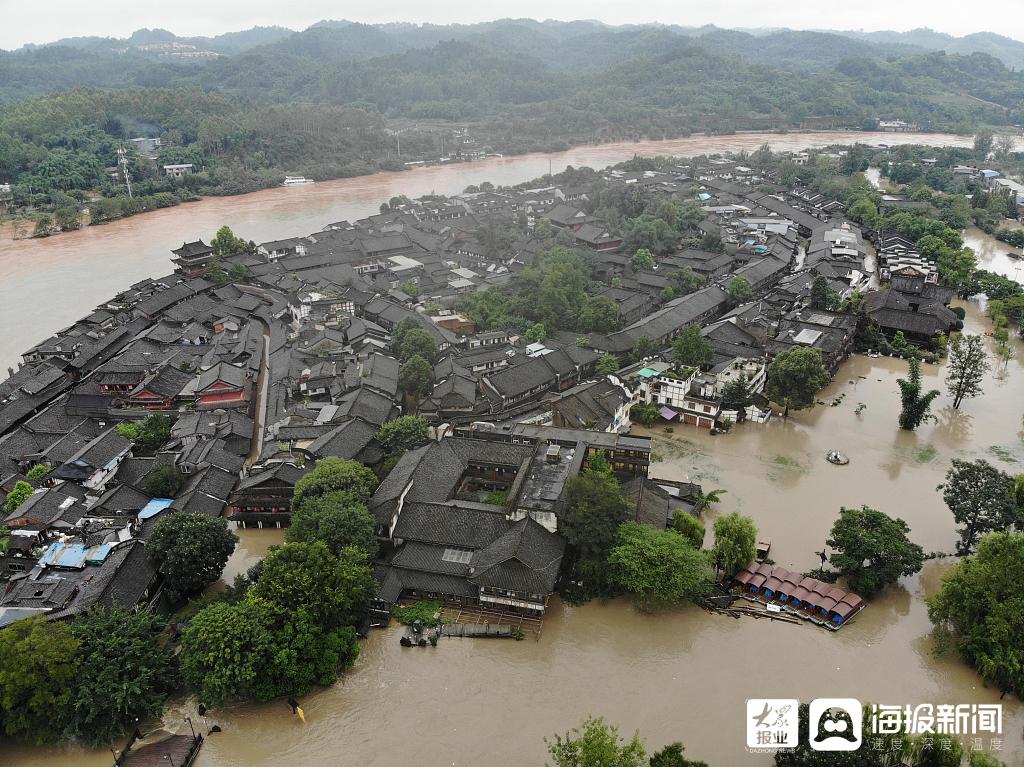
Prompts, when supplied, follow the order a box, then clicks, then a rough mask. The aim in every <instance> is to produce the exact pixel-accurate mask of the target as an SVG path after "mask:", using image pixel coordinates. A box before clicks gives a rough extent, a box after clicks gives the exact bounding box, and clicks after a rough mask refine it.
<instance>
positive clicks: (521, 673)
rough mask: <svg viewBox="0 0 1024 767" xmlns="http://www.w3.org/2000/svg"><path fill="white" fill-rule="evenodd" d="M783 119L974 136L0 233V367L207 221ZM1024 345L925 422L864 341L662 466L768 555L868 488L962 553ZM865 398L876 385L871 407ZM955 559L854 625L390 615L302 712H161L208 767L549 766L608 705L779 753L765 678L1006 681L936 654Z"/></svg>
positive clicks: (459, 172) (1010, 424)
mask: <svg viewBox="0 0 1024 767" xmlns="http://www.w3.org/2000/svg"><path fill="white" fill-rule="evenodd" d="M765 141H768V142H769V143H771V144H772V145H773V146H774V147H775V148H778V149H798V148H802V147H806V146H815V145H822V144H826V143H836V142H853V141H862V142H867V143H879V142H885V143H897V142H899V143H932V144H947V145H949V144H958V145H968V144H970V141H971V139H970V138H969V137H968V138H965V137H957V136H936V135H934V134H928V135H913V134H863V133H849V134H843V133H828V134H787V135H778V134H763V135H758V134H744V135H738V136H726V137H693V138H691V139H684V140H679V141H668V142H643V143H624V144H609V145H603V146H598V147H580V148H577V149H573V150H570V151H569V152H564V153H560V154H555V155H527V156H523V157H516V158H504V159H494V160H487V161H484V162H480V163H472V164H465V165H457V166H446V167H437V168H426V169H421V170H416V171H412V172H409V173H384V174H377V175H375V176H369V177H365V178H355V179H346V180H341V181H333V182H327V183H322V184H316V185H314V186H308V187H298V188H293V189H277V190H267V191H265V192H258V193H255V194H251V195H243V196H240V197H230V198H211V199H207V200H204V201H202V202H199V203H194V204H190V205H187V206H180V207H178V208H172V209H167V210H163V211H158V212H155V213H151V214H146V215H143V216H138V217H135V218H131V219H126V220H124V221H120V222H115V223H113V224H109V225H106V226H102V227H94V228H88V229H85V230H83V231H81V232H77V233H72V234H69V235H63V236H60V237H55V238H52V239H49V240H32V241H18V242H14V241H10V240H2V241H0V320H2V321H0V327H3V330H4V332H3V334H0V370H2V369H3V368H6V366H7V365H10V364H13V363H14V361H15V360H16V359H17V357H18V355H19V354H20V353H21V352H22V351H23V350H24V349H26V348H28V347H29V346H31V345H32V344H33V343H36V342H38V341H40V340H42V339H43V338H45V337H46V336H47V335H49V334H51V333H53V332H54V331H56V330H58V329H60V328H61V327H63V326H65V325H67V324H69V323H71V322H73V321H74V320H76V319H77V318H79V317H80V316H83V315H84V314H87V313H88V312H89V311H91V309H92V308H93V306H94V305H96V304H97V303H98V302H99V301H101V300H103V299H105V298H107V297H109V296H110V295H112V294H113V293H115V292H116V291H117V290H119V289H121V288H124V287H126V286H128V285H129V284H131V283H132V282H135V281H137V280H139V279H141V278H143V277H146V276H154V275H159V274H164V273H166V272H168V271H169V270H170V263H169V261H168V260H167V259H168V256H169V253H168V251H169V249H170V248H172V247H176V246H178V245H180V244H181V242H182V241H183V240H191V239H194V238H196V237H198V236H205V237H208V236H209V235H210V234H212V233H213V231H215V229H216V228H217V227H219V226H220V225H221V224H225V223H226V224H229V225H230V226H232V227H233V228H234V229H235V231H236V232H238V233H239V234H241V235H244V236H245V237H247V238H252V239H255V240H258V241H259V240H267V239H271V238H279V237H284V236H289V235H298V234H306V233H309V232H311V231H315V230H317V229H319V228H321V227H322V226H324V225H325V224H327V223H328V222H331V221H335V220H338V219H355V218H359V217H361V216H365V215H367V214H369V213H372V212H374V211H376V209H377V206H378V205H379V204H380V202H381V201H383V200H386V199H387V198H389V197H390V196H392V195H396V194H408V195H413V196H414V195H419V194H424V193H427V192H431V191H435V192H438V193H446V194H451V193H456V192H459V191H461V190H462V189H463V188H464V187H465V186H466V185H468V184H473V183H479V182H481V181H485V180H490V181H493V182H496V183H517V182H520V181H524V180H527V179H529V178H532V177H536V176H539V175H541V174H542V173H545V172H547V170H548V167H549V162H550V165H551V168H552V169H553V170H555V171H558V170H561V169H562V168H564V166H565V165H567V164H572V165H591V166H595V167H599V166H603V165H607V164H609V163H614V162H618V161H621V160H624V159H627V158H628V157H630V156H632V155H633V154H634V153H639V154H678V155H687V154H689V155H693V154H699V153H703V152H722V151H730V150H739V149H748V150H750V149H754V148H756V147H757V146H759V145H760V144H761V143H763V142H765ZM967 244H969V245H971V246H972V247H975V249H976V250H978V252H979V259H980V260H981V261H982V262H983V264H988V263H990V262H992V263H994V264H995V265H996V266H998V267H1000V268H999V269H997V270H999V271H1002V272H1003V273H1007V274H1009V275H1010V276H1014V274H1013V267H1014V266H1015V265H1014V264H1012V263H1011V262H1010V261H1009V260H1008V259H1005V257H1002V259H1001V257H1000V256H999V252H998V249H1000V248H1004V246H1005V244H994V241H993V240H991V238H986V237H985V236H984V235H983V234H982V233H980V232H976V230H968V232H967ZM986 247H988V248H989V249H990V250H989V251H988V252H986V251H985V248H986ZM1004 249H1005V248H1004ZM1003 260H1005V261H1006V263H1003ZM1002 267H1005V270H1004V269H1003V268H1002ZM993 268H994V267H993ZM1017 276H1018V277H1019V275H1017ZM967 307H968V312H969V313H968V318H967V330H968V331H969V332H981V331H983V330H984V329H985V328H986V327H987V324H986V322H985V320H984V318H983V317H982V316H981V314H980V312H979V308H978V306H977V304H967ZM1016 350H1017V358H1016V359H1014V360H1011V361H1010V362H1009V364H1008V365H1007V366H1006V369H1005V370H1003V369H1002V367H1001V364H1000V366H999V367H998V369H996V370H994V371H993V373H992V374H990V376H989V377H988V379H987V381H986V385H985V396H984V398H982V399H978V400H968V401H966V402H965V403H964V405H963V406H962V408H961V410H960V412H955V411H952V410H951V409H950V407H949V402H950V400H949V398H948V397H946V396H945V395H943V396H942V397H940V398H939V399H938V400H937V401H936V407H935V412H936V414H937V416H938V420H937V422H935V423H931V424H926V425H924V426H922V427H921V428H920V429H919V430H918V431H917V432H916V433H913V434H910V433H906V432H901V431H900V430H899V429H898V428H897V426H896V418H897V413H898V410H899V402H898V399H899V398H898V394H897V386H896V379H897V378H898V377H900V376H902V375H905V372H906V363H904V362H903V361H900V360H893V359H889V358H877V359H868V358H865V357H855V358H853V359H852V360H851V361H850V362H848V363H847V364H846V365H844V366H843V367H842V368H841V370H840V372H839V374H838V375H837V376H836V380H835V382H834V384H833V385H832V386H830V387H829V388H828V389H827V390H826V391H825V392H823V393H822V395H821V399H822V401H824V402H826V403H829V404H826V405H824V406H818V407H816V408H814V409H813V410H812V411H809V412H804V413H796V414H794V415H793V416H792V417H790V418H789V419H788V420H787V421H783V420H782V419H775V420H773V421H771V422H770V423H768V424H766V425H764V426H759V425H755V424H745V425H742V426H740V427H737V428H736V429H735V430H734V431H733V432H732V433H730V434H728V435H723V436H717V437H712V436H710V435H709V434H708V432H707V431H703V430H698V429H696V428H695V427H689V426H682V425H676V426H675V432H674V433H672V434H666V433H665V432H664V431H662V430H661V429H659V428H656V429H655V430H654V431H653V432H652V436H653V437H654V447H655V451H656V453H657V457H658V458H659V460H658V461H657V462H656V463H655V464H654V468H653V471H652V473H653V475H654V476H660V477H668V478H673V479H683V478H689V479H691V480H693V481H698V482H701V483H702V484H703V485H704V486H705V488H707V489H711V488H724V489H725V490H726V491H727V492H726V494H725V495H724V496H723V499H722V502H721V503H720V504H719V506H718V508H717V509H715V510H713V511H710V512H708V513H707V514H706V517H707V519H706V522H707V523H708V526H709V528H710V526H711V522H712V520H713V519H714V516H715V515H716V514H719V513H727V512H729V511H734V510H738V511H741V512H743V513H744V514H748V515H750V516H752V517H753V518H754V519H755V520H756V521H757V524H758V526H759V528H760V531H761V533H762V535H763V536H767V537H770V538H771V539H772V541H773V545H772V557H773V558H774V559H775V560H776V561H777V562H778V563H779V564H780V565H783V566H786V567H789V568H792V569H798V570H804V569H808V568H810V567H812V566H815V565H816V564H817V562H818V560H817V557H816V555H815V553H814V552H816V551H818V550H820V549H821V547H822V544H823V543H824V540H825V538H826V536H827V533H828V530H829V528H830V527H831V525H832V522H833V521H834V519H835V517H836V514H837V513H838V510H839V508H840V507H841V506H843V505H847V506H855V505H859V504H868V505H871V506H873V507H876V508H879V509H882V510H883V511H885V512H887V513H889V514H892V515H897V516H901V517H903V518H904V519H906V520H907V522H908V523H909V524H910V526H911V528H912V531H913V532H912V537H913V538H914V540H916V541H917V542H919V543H920V544H922V545H923V546H924V548H925V550H926V551H951V550H952V549H953V544H954V540H955V532H954V525H953V522H952V518H951V516H950V514H949V511H948V510H947V509H946V508H945V506H944V505H943V503H942V499H941V496H940V494H939V493H937V492H936V490H935V486H936V485H937V484H938V483H939V482H941V481H942V478H943V475H944V473H945V471H946V469H947V468H948V466H949V461H950V459H951V458H953V457H965V458H975V457H985V458H987V459H989V460H990V461H992V462H994V463H995V464H996V465H998V466H1000V467H1001V468H1003V469H1005V470H1007V471H1010V472H1013V473H1017V472H1020V471H1022V470H1024V431H1022V421H1021V419H1022V409H1024V367H1022V363H1021V359H1022V358H1024V348H1021V344H1020V343H1019V342H1018V343H1017V346H1016ZM0 375H2V374H0ZM924 376H925V381H926V383H927V384H928V385H933V386H935V387H936V388H939V389H943V388H944V387H943V385H942V377H943V371H942V369H941V368H940V367H937V366H927V365H926V366H925V367H924ZM833 401H836V402H837V404H836V406H834V407H833V406H831V403H832V402H833ZM858 403H864V404H865V405H866V408H865V409H864V410H863V412H862V413H861V414H859V415H857V414H856V413H855V409H856V407H857V404H858ZM832 448H837V449H840V450H842V451H844V452H845V453H847V455H849V456H850V459H851V462H850V465H849V466H845V467H835V466H832V465H830V464H828V463H827V462H826V461H825V460H824V455H825V453H826V452H827V451H828V450H830V449H832ZM239 535H240V537H241V544H240V546H239V548H238V549H237V550H236V552H235V554H234V556H233V557H232V559H231V561H230V562H229V564H228V568H227V570H226V572H225V580H226V581H230V580H231V579H232V578H233V577H234V575H235V574H237V573H240V572H244V571H245V570H246V569H247V568H248V567H250V566H251V565H252V564H253V563H255V562H256V561H257V560H258V559H259V558H260V557H262V556H263V555H264V554H265V552H266V549H267V547H268V546H270V545H273V544H275V543H279V542H280V541H281V540H282V533H281V531H279V530H240V531H239ZM948 567H949V560H935V561H932V562H929V563H928V564H927V565H926V567H925V569H924V570H923V572H922V573H921V574H920V575H918V576H915V577H912V578H907V579H904V580H903V581H902V582H901V583H900V584H899V585H898V586H896V587H893V588H890V589H888V590H886V592H884V593H883V594H882V595H881V596H879V597H876V598H874V599H872V600H871V603H870V605H869V607H868V608H867V609H866V610H865V611H864V612H863V613H861V615H860V616H859V617H858V618H857V619H856V621H855V622H854V623H852V624H851V625H849V626H848V627H846V628H844V629H843V630H842V631H840V632H838V633H835V634H833V633H830V632H826V631H824V630H823V629H819V628H815V627H812V626H809V625H796V626H795V625H790V624H786V623H769V622H766V621H764V620H760V621H755V620H753V619H749V618H743V619H740V620H735V619H733V618H728V617H724V616H718V615H708V614H705V613H704V612H702V611H700V610H698V609H695V608H688V609H682V610H676V611H672V612H668V613H664V614H659V615H657V616H649V615H644V614H641V613H638V612H637V611H636V610H635V609H633V608H632V607H631V606H630V605H629V604H628V603H626V602H624V601H613V602H610V603H607V604H599V603H594V604H589V605H585V606H583V607H570V606H567V605H564V604H562V603H559V602H557V601H555V602H554V603H553V604H552V606H551V609H550V611H549V614H548V616H547V618H546V620H545V623H544V627H543V631H542V633H541V636H540V638H539V639H532V638H531V639H527V640H526V641H523V642H510V641H509V642H499V641H480V640H462V639H448V640H442V642H441V643H440V644H439V646H438V647H437V648H431V649H418V648H415V649H403V648H402V647H400V646H399V643H398V638H399V636H400V630H399V629H398V628H391V629H389V630H386V631H374V632H373V633H371V635H370V637H369V638H368V639H367V640H366V641H364V642H363V645H362V654H361V656H360V658H359V660H358V661H357V663H356V665H355V667H354V668H353V669H352V670H351V671H350V672H348V673H346V674H345V675H344V677H343V678H342V679H341V680H340V681H339V682H338V683H337V684H336V685H334V686H333V687H331V688H329V689H324V690H320V691H318V692H316V693H314V694H312V695H310V696H308V697H307V698H306V699H304V700H303V706H304V708H305V710H306V714H307V722H306V724H305V725H302V724H301V723H300V722H298V720H297V719H296V718H295V717H294V716H292V715H291V713H290V711H289V709H288V708H287V706H285V704H284V703H282V702H275V703H272V704H267V705H239V706H233V707H230V708H227V709H221V710H216V711H213V712H211V713H210V714H209V715H208V717H207V718H206V719H205V720H203V719H202V718H201V717H198V715H197V714H196V709H195V702H194V700H177V701H175V702H173V704H172V705H171V706H170V707H169V709H168V711H167V714H166V716H165V720H164V726H165V727H166V728H168V729H169V730H172V731H175V732H187V731H188V729H187V724H185V723H184V721H183V718H184V717H185V716H192V717H193V719H194V720H195V721H196V722H197V723H198V722H202V723H203V724H202V726H203V729H204V731H205V730H207V729H208V728H209V727H210V726H212V725H213V724H214V723H216V724H218V725H219V726H220V727H222V728H223V732H221V733H218V734H214V735H212V736H211V737H210V738H209V739H208V740H207V743H206V745H205V746H204V747H203V750H202V752H201V753H200V756H199V758H198V759H197V760H196V765H197V766H198V767H272V766H276V765H301V766H302V767H306V766H307V765H308V766H310V767H316V766H319V765H331V766H332V767H335V766H336V767H349V766H351V767H357V766H359V767H362V766H364V765H379V766H380V767H392V766H393V765H413V764H414V765H423V766H424V767H438V766H446V765H453V766H455V765H457V766H458V767H463V766H466V767H469V766H473V767H476V766H478V765H488V766H490V765H493V766H495V767H504V766H505V765H509V766H510V767H511V766H513V765H514V766H515V767H525V766H526V765H540V764H543V762H544V757H545V748H544V742H543V738H544V737H545V736H550V735H551V734H553V733H555V732H559V731H565V730H567V729H569V728H570V727H573V726H575V725H577V724H578V723H579V722H580V721H581V720H582V719H583V718H584V717H586V716H587V715H588V714H600V715H603V716H605V717H606V718H607V719H609V720H610V721H611V722H613V723H615V724H617V725H619V726H620V728H621V729H622V730H623V731H625V732H632V731H633V730H635V729H639V730H640V731H641V733H642V735H643V736H644V738H645V739H646V740H647V742H648V744H649V745H651V746H652V747H655V748H657V747H660V746H661V745H663V744H664V743H667V742H670V741H672V740H682V741H683V742H684V743H685V744H686V747H687V754H688V755H689V756H690V757H691V758H695V759H703V760H705V761H707V762H708V763H709V764H710V765H712V767H735V766H736V765H747V764H750V765H768V764H770V763H771V759H770V757H766V756H763V755H759V756H754V755H750V754H748V753H746V751H745V750H744V747H743V744H744V715H745V710H744V701H745V699H746V698H748V697H796V698H800V699H802V700H809V699H810V698H812V697H819V696H832V697H855V698H859V699H861V700H864V701H875V702H881V703H893V704H895V703H900V704H908V703H910V704H916V703H982V702H984V703H991V702H996V701H997V700H998V694H997V693H996V692H994V691H992V690H988V689H986V688H985V687H984V685H983V684H982V683H981V681H980V679H979V678H978V676H977V675H976V674H975V673H974V672H973V671H972V670H971V669H969V668H968V667H966V666H964V665H963V664H962V663H960V662H959V661H958V660H956V659H955V658H936V657H935V656H934V655H933V652H932V650H933V646H932V642H931V640H930V639H929V631H930V624H929V622H928V616H927V610H926V606H925V602H924V598H925V596H926V595H928V594H930V593H933V592H934V591H935V590H936V589H937V588H938V585H939V583H940V580H941V576H942V573H943V572H944V571H945V569H946V568H948ZM1003 705H1004V710H1005V714H1004V727H1003V729H1004V735H1003V749H1002V752H1001V754H1000V756H1001V757H1002V758H1003V759H1004V760H1005V761H1006V762H1007V763H1008V764H1010V765H1020V764H1024V736H1022V730H1024V708H1022V706H1021V704H1020V702H1018V701H1017V700H1016V699H1013V698H1009V697H1008V698H1007V699H1005V700H1004V701H1003ZM986 745H988V744H986ZM110 763H111V756H110V753H109V752H108V751H106V750H95V751H84V750H81V749H77V748H70V747H68V748H49V749H35V748H30V747H25V746H21V745H14V744H9V743H0V767H8V765H12V766H15V765H16V766H17V767H78V766H79V765H81V766H82V767H100V766H101V765H102V766H103V767H106V766H107V765H109V764H110Z"/></svg>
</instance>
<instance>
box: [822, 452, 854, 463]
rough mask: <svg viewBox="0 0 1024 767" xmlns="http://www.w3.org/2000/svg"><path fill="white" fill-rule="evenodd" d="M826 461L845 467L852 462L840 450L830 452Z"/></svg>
mask: <svg viewBox="0 0 1024 767" xmlns="http://www.w3.org/2000/svg"><path fill="white" fill-rule="evenodd" d="M825 460H826V461H828V462H829V463H834V464H835V465H836V466H845V465H846V464H848V463H849V462H850V459H849V458H847V457H846V455H845V454H844V453H840V452H839V451H838V450H829V451H828V453H826V454H825Z"/></svg>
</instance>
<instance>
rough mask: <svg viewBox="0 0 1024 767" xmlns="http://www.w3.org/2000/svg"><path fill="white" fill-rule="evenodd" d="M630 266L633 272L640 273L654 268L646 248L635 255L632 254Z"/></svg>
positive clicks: (651, 257) (652, 257)
mask: <svg viewBox="0 0 1024 767" xmlns="http://www.w3.org/2000/svg"><path fill="white" fill-rule="evenodd" d="M632 266H633V269H634V271H637V272H639V271H641V270H644V269H648V270H649V269H653V268H654V256H653V255H652V254H651V251H649V250H648V249H647V248H640V250H638V251H637V252H636V253H635V254H633V261H632Z"/></svg>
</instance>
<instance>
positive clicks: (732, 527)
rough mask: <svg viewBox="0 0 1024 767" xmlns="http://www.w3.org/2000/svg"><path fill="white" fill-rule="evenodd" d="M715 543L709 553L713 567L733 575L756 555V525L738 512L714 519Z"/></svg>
mask: <svg viewBox="0 0 1024 767" xmlns="http://www.w3.org/2000/svg"><path fill="white" fill-rule="evenodd" d="M714 529H715V545H714V547H713V548H712V549H711V555H712V557H713V559H714V562H715V567H717V568H718V569H720V570H721V571H722V572H724V573H725V574H726V575H735V574H736V573H737V572H739V571H740V570H741V569H742V568H744V567H746V566H747V565H748V564H750V563H751V562H753V561H754V557H756V556H757V526H756V525H755V524H754V520H752V519H751V518H750V517H745V516H743V515H742V514H739V513H738V512H735V511H734V512H733V513H732V514H726V515H725V516H724V517H719V518H718V519H716V520H715V528H714Z"/></svg>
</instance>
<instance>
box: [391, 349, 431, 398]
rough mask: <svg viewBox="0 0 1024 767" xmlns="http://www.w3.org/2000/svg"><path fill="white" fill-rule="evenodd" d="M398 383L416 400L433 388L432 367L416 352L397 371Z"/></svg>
mask: <svg viewBox="0 0 1024 767" xmlns="http://www.w3.org/2000/svg"><path fill="white" fill-rule="evenodd" d="M398 385H399V386H401V387H402V391H404V392H405V393H406V394H407V395H409V396H410V397H412V399H413V400H414V401H416V402H419V400H421V399H423V398H424V397H426V396H427V395H428V394H430V393H431V392H432V391H433V390H434V369H433V368H432V367H430V363H429V362H427V361H426V360H425V359H423V358H422V357H421V356H419V355H418V354H414V355H413V356H412V357H410V358H409V359H408V360H407V361H406V362H405V363H404V364H403V365H402V367H401V368H400V369H399V371H398Z"/></svg>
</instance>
